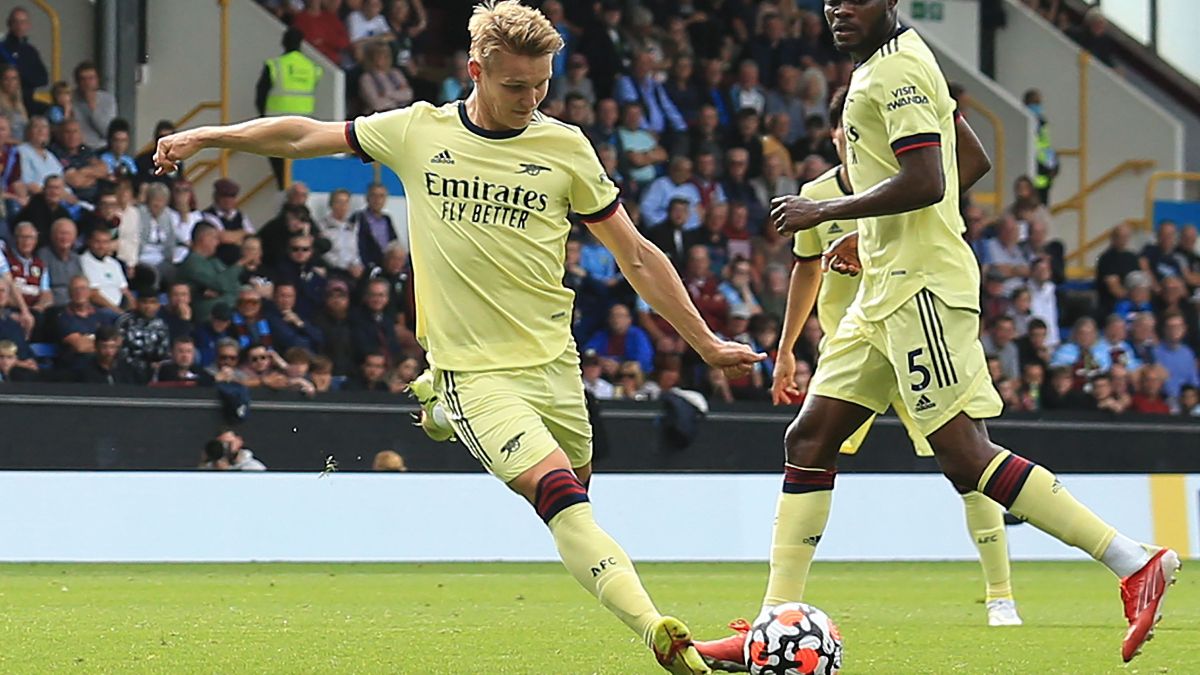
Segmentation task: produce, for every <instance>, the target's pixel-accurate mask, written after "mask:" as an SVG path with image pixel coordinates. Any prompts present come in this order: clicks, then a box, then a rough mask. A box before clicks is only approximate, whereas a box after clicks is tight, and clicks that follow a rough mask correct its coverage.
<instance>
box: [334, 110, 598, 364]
mask: <svg viewBox="0 0 1200 675" xmlns="http://www.w3.org/2000/svg"><path fill="white" fill-rule="evenodd" d="M346 138H347V141H348V142H349V143H350V145H351V147H353V148H354V149H355V151H356V152H357V153H358V154H359V155H360V157H362V159H363V160H364V161H370V160H376V161H379V162H381V163H383V164H386V165H387V166H389V167H391V169H392V170H393V171H395V172H396V175H398V176H399V177H400V180H401V181H402V182H403V183H404V189H405V196H406V197H407V201H408V227H409V242H410V246H411V248H412V251H411V255H412V265H413V284H414V290H415V293H416V304H417V339H418V340H420V342H421V344H422V346H424V347H425V349H426V350H428V352H429V361H430V363H431V364H432V365H434V366H436V367H438V368H441V369H443V370H451V371H475V370H495V369H501V368H521V367H527V366H534V365H540V364H544V363H548V362H550V361H553V360H554V359H555V358H557V357H558V356H559V355H561V354H562V353H563V351H564V350H565V349H566V348H567V345H568V344H569V341H570V338H571V307H572V302H573V300H574V294H573V293H572V292H571V291H570V290H569V289H567V288H565V287H564V286H563V281H562V280H563V259H564V256H565V250H566V239H567V234H568V232H569V230H570V225H569V224H568V222H567V213H568V212H569V211H574V212H576V213H579V214H581V215H582V216H583V218H584V220H585V221H588V220H602V219H604V218H606V217H608V216H609V215H611V214H612V213H613V212H614V211H615V210H616V208H617V187H616V186H615V185H614V184H613V183H612V181H610V180H609V179H608V176H607V174H606V173H605V172H604V169H603V168H602V167H601V166H600V160H599V159H598V158H597V157H596V153H595V152H594V151H593V150H592V147H591V145H590V144H589V143H588V141H587V139H586V138H585V137H584V135H583V133H582V132H581V131H580V130H579V129H578V128H576V127H574V126H570V125H567V124H563V123H562V122H559V121H557V120H553V119H551V118H549V117H545V116H543V115H541V114H540V113H537V114H535V115H534V117H533V120H532V122H531V123H530V124H529V126H527V127H525V128H524V129H514V130H510V131H489V130H486V129H483V128H481V127H479V126H478V125H476V124H474V123H472V122H471V120H470V119H469V118H468V117H467V113H466V105H465V104H464V103H461V102H454V103H448V104H446V105H443V106H441V107H434V106H432V105H429V104H428V103H416V104H414V105H412V106H410V107H408V108H404V109H401V110H393V111H389V112H384V113H378V114H375V115H371V116H370V117H360V118H358V119H356V120H354V121H352V122H348V123H347V125H346Z"/></svg>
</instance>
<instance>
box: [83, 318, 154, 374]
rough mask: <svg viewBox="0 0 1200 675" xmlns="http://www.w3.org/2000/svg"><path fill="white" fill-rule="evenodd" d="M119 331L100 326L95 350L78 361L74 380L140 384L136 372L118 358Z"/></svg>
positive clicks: (97, 331) (96, 336)
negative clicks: (78, 364)
mask: <svg viewBox="0 0 1200 675" xmlns="http://www.w3.org/2000/svg"><path fill="white" fill-rule="evenodd" d="M121 344H122V339H121V333H120V331H119V330H117V328H116V327H115V326H100V327H98V328H97V329H96V333H95V350H94V351H93V352H92V353H91V354H89V355H88V356H87V357H86V358H84V359H83V360H82V362H81V363H80V366H79V369H78V370H76V372H75V381H76V382H82V383H85V384H107V385H110V386H111V385H114V384H141V383H142V382H143V380H141V379H140V378H139V376H138V373H137V372H135V371H134V370H133V368H131V367H130V366H129V364H128V363H126V362H124V361H123V360H121V358H120V352H121Z"/></svg>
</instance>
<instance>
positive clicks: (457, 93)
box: [438, 51, 596, 103]
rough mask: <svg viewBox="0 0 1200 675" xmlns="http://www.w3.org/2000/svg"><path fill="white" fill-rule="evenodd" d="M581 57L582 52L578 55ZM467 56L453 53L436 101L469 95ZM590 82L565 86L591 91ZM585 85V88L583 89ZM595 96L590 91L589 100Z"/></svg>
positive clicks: (584, 80) (470, 84)
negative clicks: (452, 61)
mask: <svg viewBox="0 0 1200 675" xmlns="http://www.w3.org/2000/svg"><path fill="white" fill-rule="evenodd" d="M579 56H580V57H581V58H582V54H581V55H579ZM467 62H468V56H467V53H466V52H463V51H459V52H455V53H454V70H453V71H452V72H451V73H450V74H449V75H447V76H446V77H445V79H443V80H442V86H441V89H440V90H439V92H438V101H440V102H441V103H449V102H451V101H462V100H465V99H466V98H467V97H468V96H470V95H471V91H472V90H473V89H474V88H475V82H474V81H473V80H472V79H471V76H470V74H468V73H467ZM585 72H586V69H585ZM591 86H592V83H591V82H590V81H588V80H587V79H586V78H584V79H583V80H582V81H578V82H572V81H569V78H568V82H567V87H575V88H578V89H579V90H581V91H588V92H591ZM585 87H586V89H585ZM595 98H596V95H595V93H591V98H590V99H589V102H590V101H594V100H595Z"/></svg>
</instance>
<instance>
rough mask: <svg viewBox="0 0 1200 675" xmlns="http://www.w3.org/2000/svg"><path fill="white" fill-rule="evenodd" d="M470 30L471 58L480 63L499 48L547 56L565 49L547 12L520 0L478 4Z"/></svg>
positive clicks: (521, 53) (487, 1)
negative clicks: (528, 5) (523, 3)
mask: <svg viewBox="0 0 1200 675" xmlns="http://www.w3.org/2000/svg"><path fill="white" fill-rule="evenodd" d="M467 30H468V31H469V32H470V33H471V51H470V54H471V58H472V59H475V60H476V61H478V62H480V63H483V62H485V61H486V60H487V58H488V57H489V56H491V55H492V52H494V51H496V50H500V51H503V52H508V53H510V54H517V55H520V56H544V55H546V54H556V53H558V51H559V50H560V49H562V48H563V39H562V36H561V35H559V34H558V30H557V29H556V28H555V27H554V24H552V23H550V20H549V19H547V18H546V15H545V14H542V13H541V12H539V11H538V10H536V9H533V8H532V7H526V6H525V5H522V4H521V3H519V2H517V0H484V2H481V3H479V4H478V5H476V6H475V11H474V12H473V13H472V14H471V21H470V23H468V24H467Z"/></svg>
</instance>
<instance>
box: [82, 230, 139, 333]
mask: <svg viewBox="0 0 1200 675" xmlns="http://www.w3.org/2000/svg"><path fill="white" fill-rule="evenodd" d="M112 241H113V237H112V232H110V231H108V230H106V229H102V228H98V229H95V230H92V234H91V236H89V237H88V248H87V250H86V251H84V252H83V254H82V255H80V256H79V264H80V266H81V267H83V274H84V276H86V277H87V279H88V282H89V283H90V284H91V285H92V303H93V304H95V305H96V306H97V307H102V308H105V309H108V310H111V311H113V312H116V313H117V314H120V313H121V312H122V308H123V307H133V305H134V297H133V294H132V293H131V292H130V291H129V281H128V280H127V279H126V278H125V268H124V266H122V265H121V261H119V260H117V259H116V258H115V257H114V256H113V255H112V250H113V243H112Z"/></svg>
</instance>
